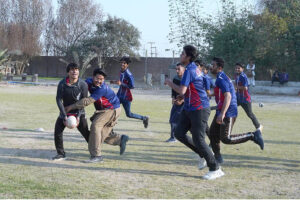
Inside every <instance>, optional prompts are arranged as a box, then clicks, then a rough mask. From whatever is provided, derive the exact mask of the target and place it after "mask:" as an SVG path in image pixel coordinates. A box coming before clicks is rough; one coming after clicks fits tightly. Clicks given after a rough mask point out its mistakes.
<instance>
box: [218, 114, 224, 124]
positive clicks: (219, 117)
mask: <svg viewBox="0 0 300 200" xmlns="http://www.w3.org/2000/svg"><path fill="white" fill-rule="evenodd" d="M224 117H225V115H224V114H222V113H221V114H219V116H218V117H217V120H216V121H217V123H218V124H223V120H224Z"/></svg>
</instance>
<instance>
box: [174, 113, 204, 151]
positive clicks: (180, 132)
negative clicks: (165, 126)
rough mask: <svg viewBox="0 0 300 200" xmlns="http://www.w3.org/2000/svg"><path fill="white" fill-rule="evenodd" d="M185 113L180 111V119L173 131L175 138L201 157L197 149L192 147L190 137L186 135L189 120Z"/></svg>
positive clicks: (189, 126) (188, 128)
mask: <svg viewBox="0 0 300 200" xmlns="http://www.w3.org/2000/svg"><path fill="white" fill-rule="evenodd" d="M186 113H187V112H186V111H182V112H181V114H180V119H179V122H178V125H177V127H176V129H175V137H176V139H177V140H179V141H180V142H181V143H183V144H184V145H185V146H187V147H189V148H190V149H191V150H192V151H194V152H195V153H196V154H198V155H199V156H201V155H200V152H199V150H198V148H196V147H195V145H194V142H193V139H192V137H190V136H188V135H187V132H188V131H189V130H190V128H191V120H190V118H189V117H188V115H187V114H186Z"/></svg>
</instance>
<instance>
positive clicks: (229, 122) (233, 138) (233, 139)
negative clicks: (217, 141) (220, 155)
mask: <svg viewBox="0 0 300 200" xmlns="http://www.w3.org/2000/svg"><path fill="white" fill-rule="evenodd" d="M235 120H236V118H235V117H234V118H232V117H225V118H224V120H223V121H224V123H223V124H222V125H221V135H220V137H221V140H222V142H223V143H224V144H241V143H244V142H247V141H249V140H252V141H254V142H255V143H256V144H258V145H259V146H260V148H261V149H263V148H264V141H263V138H262V135H261V132H260V130H259V129H258V130H256V131H255V132H248V133H242V134H234V135H232V134H231V132H232V128H233V125H234V122H235Z"/></svg>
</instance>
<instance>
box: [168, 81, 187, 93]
mask: <svg viewBox="0 0 300 200" xmlns="http://www.w3.org/2000/svg"><path fill="white" fill-rule="evenodd" d="M165 84H166V85H168V86H169V87H170V88H172V89H173V90H175V92H177V93H178V94H179V95H184V94H185V93H186V90H187V86H185V85H180V86H179V85H176V84H174V83H173V82H172V81H171V80H170V79H166V81H165Z"/></svg>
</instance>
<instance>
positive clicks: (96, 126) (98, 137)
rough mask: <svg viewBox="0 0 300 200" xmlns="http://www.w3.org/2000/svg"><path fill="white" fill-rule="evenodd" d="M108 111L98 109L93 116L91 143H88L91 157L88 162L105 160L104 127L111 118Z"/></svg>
mask: <svg viewBox="0 0 300 200" xmlns="http://www.w3.org/2000/svg"><path fill="white" fill-rule="evenodd" d="M108 111H109V110H102V111H98V112H97V113H95V114H94V116H93V117H92V118H93V121H92V124H91V129H90V136H89V144H88V148H89V152H90V155H91V158H90V160H88V161H87V162H101V161H102V160H103V158H102V155H101V147H102V141H103V138H102V129H103V127H104V126H105V124H106V123H107V122H108V120H109V119H108V115H109V112H108ZM110 117H111V116H110Z"/></svg>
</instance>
